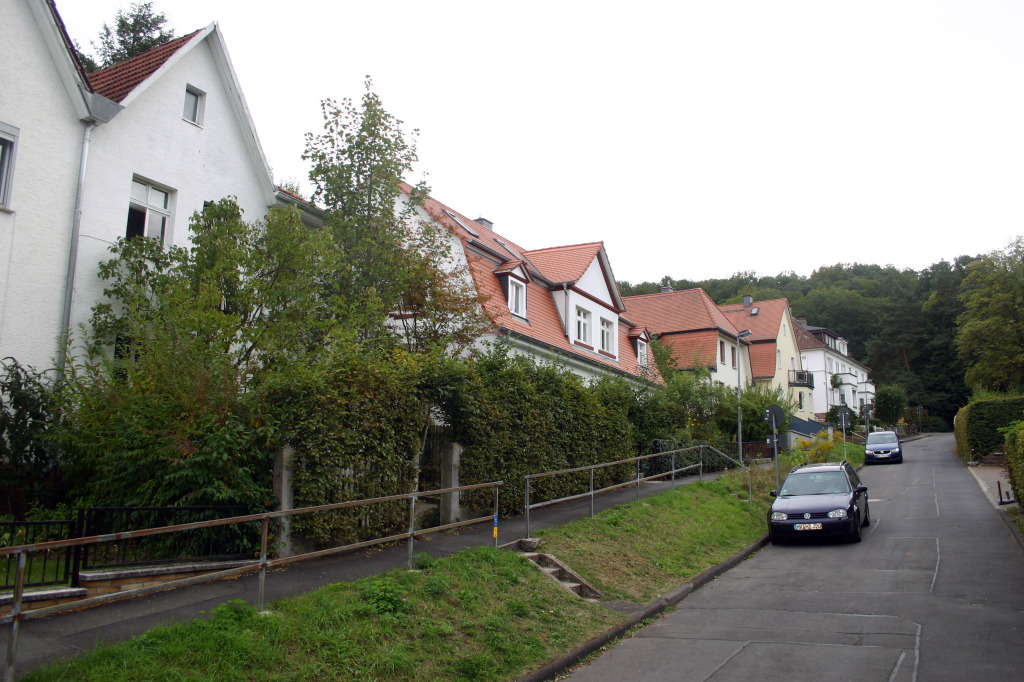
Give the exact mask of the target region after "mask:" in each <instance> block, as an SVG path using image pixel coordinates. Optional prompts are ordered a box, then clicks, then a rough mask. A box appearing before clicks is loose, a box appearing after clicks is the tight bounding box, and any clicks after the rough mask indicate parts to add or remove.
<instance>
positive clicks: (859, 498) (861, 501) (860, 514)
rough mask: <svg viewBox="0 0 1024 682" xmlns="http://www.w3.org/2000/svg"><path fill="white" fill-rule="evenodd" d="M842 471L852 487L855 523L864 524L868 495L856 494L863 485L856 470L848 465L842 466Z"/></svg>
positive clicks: (863, 493)
mask: <svg viewBox="0 0 1024 682" xmlns="http://www.w3.org/2000/svg"><path fill="white" fill-rule="evenodd" d="M843 469H845V470H846V475H847V476H848V477H849V478H850V485H852V486H853V503H854V505H856V507H857V522H858V523H864V510H865V509H866V508H867V501H868V494H867V493H866V492H859V493H858V492H857V488H858V487H860V486H862V485H864V484H863V483H862V482H861V480H860V476H859V475H858V474H857V470H856V469H854V468H853V467H852V466H850V465H849V464H844V465H843Z"/></svg>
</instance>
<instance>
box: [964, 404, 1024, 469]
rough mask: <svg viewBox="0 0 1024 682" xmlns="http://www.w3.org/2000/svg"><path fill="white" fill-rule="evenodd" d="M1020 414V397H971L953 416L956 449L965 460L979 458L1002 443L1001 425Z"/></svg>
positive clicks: (1022, 411) (1023, 408) (1023, 412)
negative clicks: (983, 398) (969, 402)
mask: <svg viewBox="0 0 1024 682" xmlns="http://www.w3.org/2000/svg"><path fill="white" fill-rule="evenodd" d="M1022 416H1024V398H1022V397H1006V398H1002V399H985V400H975V401H974V402H972V403H971V404H970V405H967V406H966V407H964V408H962V409H961V410H960V412H959V413H957V417H956V427H955V433H956V449H957V453H958V454H959V455H960V458H961V459H963V460H964V461H965V462H970V461H972V460H977V459H981V458H982V457H984V456H985V455H989V454H991V453H993V452H997V451H999V450H1000V449H1001V448H1002V447H1003V441H1004V438H1003V435H1002V431H1001V429H1005V428H1007V427H1008V426H1010V425H1011V424H1013V423H1014V422H1016V421H1019V420H1020V419H1021V417H1022Z"/></svg>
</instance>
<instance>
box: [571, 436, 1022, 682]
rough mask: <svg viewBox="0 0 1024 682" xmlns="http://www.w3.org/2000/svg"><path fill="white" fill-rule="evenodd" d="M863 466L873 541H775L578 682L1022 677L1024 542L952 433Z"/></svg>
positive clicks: (906, 681) (579, 675)
mask: <svg viewBox="0 0 1024 682" xmlns="http://www.w3.org/2000/svg"><path fill="white" fill-rule="evenodd" d="M861 476H862V478H863V479H864V482H865V484H866V485H867V486H868V488H869V498H870V502H869V504H870V509H871V516H872V520H873V523H872V525H871V527H870V528H866V529H865V531H866V532H865V534H864V541H863V542H862V543H860V544H846V543H829V544H812V545H787V546H781V547H776V546H768V547H766V548H765V549H764V550H763V551H761V552H758V553H757V554H755V555H754V556H752V557H751V558H750V560H748V561H746V562H744V563H743V564H741V565H740V566H738V567H737V568H735V569H733V570H731V571H729V572H728V573H726V574H725V575H723V576H721V577H719V578H718V579H717V580H716V581H715V582H713V583H711V584H709V585H707V586H706V587H704V588H702V589H700V590H697V591H696V592H694V593H693V594H692V595H690V596H689V597H687V598H686V599H685V600H683V601H682V602H681V603H680V604H679V605H678V607H677V608H676V609H675V610H674V611H672V612H669V613H668V614H667V615H665V616H664V617H662V618H660V619H658V620H657V621H655V623H654V624H652V625H651V626H650V627H647V628H645V629H644V630H642V631H640V632H638V633H637V634H636V635H635V636H634V637H632V638H630V639H628V640H625V641H623V642H621V643H620V644H619V645H617V646H616V647H614V648H612V649H611V650H609V651H608V652H606V653H605V654H604V655H602V656H601V657H600V658H598V659H596V660H595V661H594V662H593V663H591V664H590V665H588V666H586V667H583V668H581V669H579V670H577V671H576V672H575V673H574V674H572V675H571V676H570V677H569V678H568V679H571V680H575V681H577V682H582V681H610V680H623V679H637V680H645V681H657V680H714V681H716V682H719V681H727V680H737V681H739V680H742V681H743V682H749V680H752V679H768V680H783V679H785V680H797V681H801V680H809V681H810V680H814V681H816V682H822V681H828V680H858V681H863V680H891V681H894V682H895V681H902V682H910V681H916V680H925V681H932V680H966V679H972V678H975V679H1019V677H1018V676H1019V675H1020V672H1021V670H1024V647H1021V641H1022V639H1021V637H1022V634H1024V580H1022V579H1021V578H1022V576H1024V552H1022V550H1021V547H1020V545H1019V544H1018V542H1017V540H1016V538H1015V537H1014V535H1013V534H1012V533H1011V531H1010V530H1009V529H1008V528H1007V526H1006V524H1004V522H1003V520H1002V519H1000V518H999V514H1000V513H1001V512H1000V511H998V510H997V509H996V508H994V507H993V504H992V502H991V501H990V500H989V499H988V497H986V495H985V494H984V492H983V491H982V490H981V488H980V487H979V485H978V483H977V482H976V481H975V479H974V478H973V477H972V476H971V473H970V472H969V471H968V470H967V468H966V467H964V466H963V464H962V463H961V462H960V461H959V460H958V459H957V456H956V454H955V452H954V450H953V436H952V434H942V435H934V436H928V437H925V438H922V439H920V440H917V441H914V442H911V443H907V444H906V461H905V463H904V464H902V465H886V466H870V467H866V468H864V469H863V470H862V471H861Z"/></svg>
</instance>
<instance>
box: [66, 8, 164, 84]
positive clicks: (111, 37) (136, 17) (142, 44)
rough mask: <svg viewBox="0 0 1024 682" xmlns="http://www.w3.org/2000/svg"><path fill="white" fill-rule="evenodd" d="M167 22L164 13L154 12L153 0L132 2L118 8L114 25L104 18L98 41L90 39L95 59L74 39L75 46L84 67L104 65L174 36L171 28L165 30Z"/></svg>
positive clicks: (88, 69)
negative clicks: (151, 0)
mask: <svg viewBox="0 0 1024 682" xmlns="http://www.w3.org/2000/svg"><path fill="white" fill-rule="evenodd" d="M166 23H167V18H166V17H165V16H164V13H163V12H159V13H158V12H155V11H154V10H153V3H152V2H133V3H131V5H130V6H129V8H128V11H125V10H123V9H118V10H117V15H116V16H115V17H114V25H113V27H111V26H109V25H108V24H107V23H106V22H103V28H102V29H101V30H100V36H99V38H100V43H99V45H97V44H96V42H95V41H90V45H92V47H93V49H94V50H96V52H97V53H98V61H97V60H96V59H94V58H93V57H91V56H89V55H86V54H84V53H83V52H82V50H81V49H80V48H79V47H78V44H77V43H76V44H75V49H76V51H77V52H78V56H79V59H80V60H81V61H82V64H83V66H85V68H86V70H87V71H95V70H97V69H98V68H106V67H108V66H112V65H114V64H117V63H119V62H123V61H124V60H126V59H131V58H132V57H135V56H136V55H140V54H142V53H143V52H146V51H148V50H151V49H153V48H154V47H159V46H160V45H163V44H165V43H168V42H170V41H171V40H173V39H174V30H173V29H170V30H164V24H166Z"/></svg>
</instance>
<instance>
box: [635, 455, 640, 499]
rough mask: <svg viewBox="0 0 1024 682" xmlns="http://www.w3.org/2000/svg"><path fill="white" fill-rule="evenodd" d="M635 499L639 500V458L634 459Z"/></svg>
mask: <svg viewBox="0 0 1024 682" xmlns="http://www.w3.org/2000/svg"><path fill="white" fill-rule="evenodd" d="M636 499H637V501H638V502H639V501H640V460H637V461H636Z"/></svg>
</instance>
